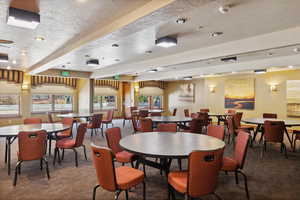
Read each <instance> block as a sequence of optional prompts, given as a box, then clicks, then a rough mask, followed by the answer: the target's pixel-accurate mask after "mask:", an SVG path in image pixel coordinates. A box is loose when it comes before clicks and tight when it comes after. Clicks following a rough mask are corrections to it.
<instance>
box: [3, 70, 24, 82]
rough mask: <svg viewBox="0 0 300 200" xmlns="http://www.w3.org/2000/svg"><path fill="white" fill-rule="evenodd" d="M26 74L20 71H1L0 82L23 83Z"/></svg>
mask: <svg viewBox="0 0 300 200" xmlns="http://www.w3.org/2000/svg"><path fill="white" fill-rule="evenodd" d="M23 79H24V72H22V71H19V70H7V69H0V80H4V81H8V82H14V83H23Z"/></svg>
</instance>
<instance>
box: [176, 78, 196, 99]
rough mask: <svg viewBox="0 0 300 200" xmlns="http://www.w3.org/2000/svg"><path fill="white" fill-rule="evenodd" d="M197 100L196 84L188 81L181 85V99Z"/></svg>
mask: <svg viewBox="0 0 300 200" xmlns="http://www.w3.org/2000/svg"><path fill="white" fill-rule="evenodd" d="M194 100H195V84H194V83H187V84H182V85H180V91H179V101H185V102H194Z"/></svg>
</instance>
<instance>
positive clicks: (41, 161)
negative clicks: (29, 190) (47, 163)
mask: <svg viewBox="0 0 300 200" xmlns="http://www.w3.org/2000/svg"><path fill="white" fill-rule="evenodd" d="M40 168H41V171H42V170H43V159H42V158H41V159H40Z"/></svg>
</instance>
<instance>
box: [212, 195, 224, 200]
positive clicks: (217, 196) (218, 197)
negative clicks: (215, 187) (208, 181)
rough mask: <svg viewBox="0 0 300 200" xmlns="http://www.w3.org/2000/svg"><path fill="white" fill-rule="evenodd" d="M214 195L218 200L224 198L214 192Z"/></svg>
mask: <svg viewBox="0 0 300 200" xmlns="http://www.w3.org/2000/svg"><path fill="white" fill-rule="evenodd" d="M213 195H214V196H215V197H216V198H217V199H218V200H222V198H221V197H220V196H219V195H218V194H216V193H213Z"/></svg>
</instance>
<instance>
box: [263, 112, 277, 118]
mask: <svg viewBox="0 0 300 200" xmlns="http://www.w3.org/2000/svg"><path fill="white" fill-rule="evenodd" d="M263 118H273V119H277V114H276V113H263Z"/></svg>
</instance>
